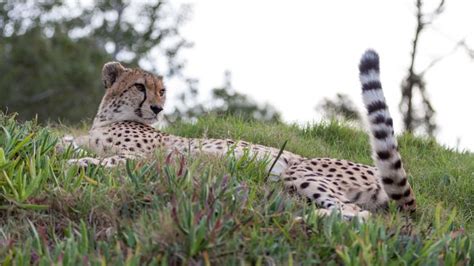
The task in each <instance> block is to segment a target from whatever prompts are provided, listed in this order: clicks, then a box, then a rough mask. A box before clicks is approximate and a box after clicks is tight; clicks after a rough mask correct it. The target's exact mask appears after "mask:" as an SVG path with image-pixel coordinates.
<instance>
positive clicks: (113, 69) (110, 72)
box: [102, 62, 125, 89]
mask: <svg viewBox="0 0 474 266" xmlns="http://www.w3.org/2000/svg"><path fill="white" fill-rule="evenodd" d="M124 71H125V68H124V67H123V66H122V65H121V64H120V63H119V62H108V63H105V65H104V67H102V82H103V83H104V87H105V88H106V89H108V88H110V87H112V85H113V84H114V83H115V81H116V80H117V78H118V77H119V76H120V75H121V74H122V72H124Z"/></svg>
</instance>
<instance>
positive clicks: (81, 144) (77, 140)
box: [56, 135, 89, 152]
mask: <svg viewBox="0 0 474 266" xmlns="http://www.w3.org/2000/svg"><path fill="white" fill-rule="evenodd" d="M88 146H89V136H88V135H84V136H79V137H74V136H71V135H65V136H64V137H62V138H61V139H59V142H58V143H57V144H56V150H57V151H58V152H64V151H66V149H67V148H69V147H72V148H73V149H74V150H77V151H81V150H83V148H87V147H88Z"/></svg>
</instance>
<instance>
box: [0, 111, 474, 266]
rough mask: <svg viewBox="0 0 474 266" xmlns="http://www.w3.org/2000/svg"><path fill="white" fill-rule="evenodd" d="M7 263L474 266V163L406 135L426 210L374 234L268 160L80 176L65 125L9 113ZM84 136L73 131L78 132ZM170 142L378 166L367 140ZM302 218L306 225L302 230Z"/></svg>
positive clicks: (166, 162)
mask: <svg viewBox="0 0 474 266" xmlns="http://www.w3.org/2000/svg"><path fill="white" fill-rule="evenodd" d="M0 126H1V130H0V132H1V133H0V147H1V148H0V263H2V265H25V264H31V263H32V264H41V265H46V264H48V265H49V264H52V263H58V264H65V265H67V264H90V265H99V264H100V265H102V264H104V263H108V264H111V265H138V264H163V265H168V264H195V263H199V264H205V265H210V264H221V265H224V263H225V265H227V264H242V263H246V264H254V265H262V264H272V263H277V264H288V265H293V264H317V263H320V264H329V265H336V264H348V265H386V264H395V265H400V264H415V265H433V264H444V265H472V263H473V259H474V233H473V230H474V219H473V217H474V183H473V182H472V178H473V174H474V158H473V157H474V156H473V155H472V154H469V153H463V152H457V151H453V150H448V149H445V148H443V147H441V146H439V145H438V144H437V143H436V142H434V141H433V140H424V139H419V138H414V137H412V136H411V135H408V134H406V135H403V136H402V137H401V138H400V147H401V153H402V155H403V157H404V159H405V162H406V167H407V168H408V172H409V173H410V174H411V177H410V178H411V180H410V181H411V183H412V184H413V185H414V190H415V193H416V195H417V199H418V204H419V210H418V212H417V214H416V215H415V216H414V217H412V218H408V217H404V216H403V215H402V214H399V213H397V212H396V211H395V210H394V209H393V208H392V210H391V211H390V213H387V214H381V215H375V216H374V217H373V218H371V219H370V220H369V221H368V222H366V223H359V222H358V221H352V222H344V221H341V220H340V218H339V217H336V216H331V217H329V218H324V219H322V218H321V219H320V218H318V217H315V216H314V206H308V205H307V204H306V203H304V202H302V201H300V200H298V199H297V198H293V197H291V196H289V195H288V194H286V193H285V192H284V190H283V186H282V184H281V183H280V182H271V181H267V182H265V178H266V176H267V173H266V171H265V164H266V162H261V161H255V160H253V158H250V157H248V156H247V157H244V158H242V159H238V160H237V159H235V158H234V157H233V156H232V155H231V154H229V156H227V157H226V158H214V157H209V156H206V155H201V156H188V155H184V156H181V155H177V154H164V153H162V152H160V151H158V152H157V153H156V156H155V157H154V158H150V159H149V160H147V161H136V162H128V163H127V164H126V166H122V167H118V168H116V169H112V170H109V169H104V168H102V167H91V168H88V169H78V168H77V167H75V166H73V167H70V166H68V165H67V163H66V161H67V159H69V158H71V157H75V156H81V154H77V153H76V152H75V151H73V150H70V149H69V150H67V151H66V152H64V153H62V154H60V153H58V152H56V150H55V143H56V141H57V137H58V136H59V135H62V134H63V132H62V131H64V128H62V127H51V126H50V127H42V126H39V125H38V124H37V123H36V122H31V121H30V122H26V123H18V122H17V121H16V120H15V117H14V116H5V115H0ZM72 130H75V129H67V131H72ZM166 131H167V132H170V133H173V134H179V135H183V136H194V137H203V136H207V137H231V138H235V139H246V140H249V141H253V142H258V143H262V144H265V145H270V146H275V147H280V146H281V145H282V144H283V143H284V141H285V140H288V145H287V149H288V150H291V151H294V152H296V153H299V154H302V155H305V156H312V157H316V156H331V157H339V158H347V159H351V160H354V161H358V162H362V163H370V162H371V159H370V150H369V145H368V138H367V136H366V134H365V133H364V132H360V131H358V130H355V129H352V128H349V127H346V126H344V125H340V124H337V123H328V124H319V125H308V126H306V127H304V128H300V127H298V126H287V125H284V124H266V123H261V122H244V121H243V120H240V119H235V118H230V117H229V118H226V119H223V118H215V117H203V118H202V119H199V121H197V123H195V124H186V123H176V124H173V125H171V126H170V127H169V128H167V129H166ZM297 217H303V219H302V220H298V219H296V218H297Z"/></svg>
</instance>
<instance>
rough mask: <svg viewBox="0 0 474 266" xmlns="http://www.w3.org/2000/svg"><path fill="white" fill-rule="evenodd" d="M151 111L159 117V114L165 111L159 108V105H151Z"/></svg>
mask: <svg viewBox="0 0 474 266" xmlns="http://www.w3.org/2000/svg"><path fill="white" fill-rule="evenodd" d="M150 109H151V110H152V111H153V113H155V115H157V114H158V113H159V112H161V111H163V108H161V107H159V106H158V105H151V106H150Z"/></svg>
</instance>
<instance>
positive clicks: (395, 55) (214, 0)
mask: <svg viewBox="0 0 474 266" xmlns="http://www.w3.org/2000/svg"><path fill="white" fill-rule="evenodd" d="M426 2H427V5H428V3H429V4H433V3H436V2H437V1H435V0H428V1H426ZM446 2H447V3H446V11H445V13H443V14H442V16H441V17H439V19H437V20H436V23H435V24H434V25H433V26H432V27H431V28H430V29H429V30H427V31H426V32H425V33H424V34H423V35H422V36H421V41H420V46H419V47H420V49H419V53H420V60H419V62H418V63H419V64H418V65H417V66H418V67H419V68H418V69H422V68H424V66H426V64H427V63H429V62H430V61H431V60H433V59H434V58H436V57H438V56H440V55H443V54H448V53H449V52H450V51H451V50H452V49H453V47H454V45H455V43H456V42H457V41H458V40H460V39H463V38H465V39H466V41H467V42H468V43H469V44H470V45H471V46H472V47H474V27H473V25H474V16H473V15H472V14H473V12H474V1H472V0H456V1H446ZM173 3H191V4H193V14H192V18H191V20H190V21H189V22H188V24H187V25H186V26H185V27H184V28H183V35H184V36H185V37H186V38H187V39H188V40H190V41H192V42H194V44H195V45H194V47H193V48H192V49H189V50H188V51H186V52H185V53H183V57H184V58H186V59H187V61H188V63H187V66H186V69H185V73H186V75H188V76H191V77H196V78H198V79H199V81H200V83H199V84H200V86H199V88H200V89H201V94H204V95H208V92H209V90H210V89H211V88H214V87H216V86H219V85H221V84H222V83H223V73H224V71H225V70H230V71H231V72H232V82H233V86H234V88H235V89H236V90H238V91H239V92H242V93H246V94H249V95H251V96H252V97H253V98H254V99H256V100H258V101H260V102H268V103H271V104H273V105H274V106H275V107H276V108H277V109H278V110H279V111H280V112H281V113H282V114H283V118H284V120H285V121H287V122H298V123H305V122H308V121H318V120H320V119H321V115H320V114H318V113H317V112H316V111H315V109H314V107H315V106H316V105H317V103H318V102H319V101H320V100H322V99H323V98H324V97H332V96H334V95H335V94H336V93H337V92H342V93H346V94H349V95H350V96H351V97H352V99H353V100H354V101H355V102H356V104H357V105H358V107H359V109H360V110H362V101H361V99H360V86H359V83H358V76H357V74H358V70H357V65H358V60H359V57H360V55H361V54H362V53H363V52H364V50H365V49H366V48H369V47H371V48H374V49H376V50H377V51H378V52H379V54H380V57H381V72H382V73H381V75H382V84H383V86H384V90H385V94H386V97H387V101H388V104H389V107H390V109H391V112H392V114H393V116H394V119H395V122H396V123H395V126H396V130H398V131H400V130H401V126H402V125H401V118H400V115H399V111H398V103H399V101H400V83H401V80H402V79H403V77H404V76H405V74H406V68H407V66H408V63H409V53H410V45H411V41H412V38H413V33H414V25H415V19H414V16H413V14H414V12H415V7H414V1H413V0H399V1H385V0H384V1H382V0H358V1H351V0H346V1H342V0H332V1H315V0H307V1H302V0H301V1H298V0H293V1H276V0H259V1H255V0H253V1H252V0H200V1H198V0H175V1H173ZM426 80H427V88H428V90H429V94H430V96H431V99H432V102H433V105H434V107H435V109H436V111H437V113H436V121H437V122H438V124H439V127H440V129H439V130H438V133H437V138H438V139H439V141H440V142H441V143H443V144H446V145H448V146H450V147H456V145H457V143H458V140H460V143H459V144H460V148H462V149H469V150H471V151H474V123H473V121H472V120H473V119H472V118H471V117H472V115H473V113H474V102H473V100H474V61H473V60H471V59H470V58H469V57H468V56H467V55H466V53H465V52H464V51H462V50H459V51H458V52H456V53H454V54H452V55H450V56H449V57H447V58H445V59H444V60H443V61H441V62H440V63H439V64H438V65H436V66H435V67H434V68H432V69H431V70H430V71H429V72H428V74H427V76H426ZM169 91H170V93H171V97H170V98H171V100H170V102H169V105H168V106H170V105H173V104H174V103H173V100H172V98H173V94H174V93H173V88H169Z"/></svg>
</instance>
